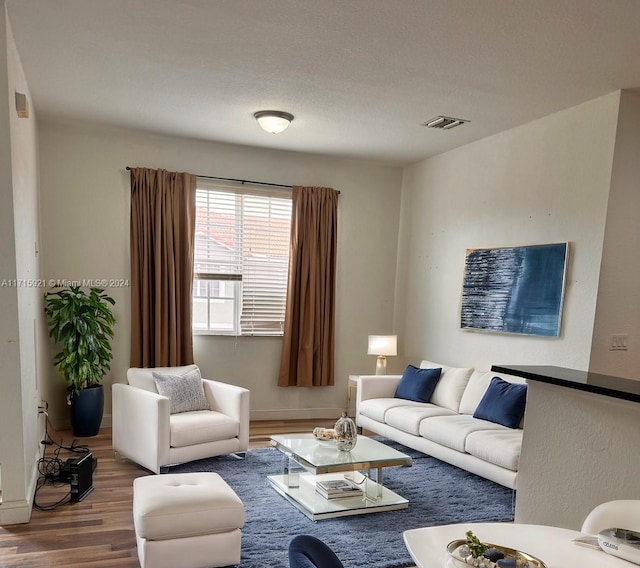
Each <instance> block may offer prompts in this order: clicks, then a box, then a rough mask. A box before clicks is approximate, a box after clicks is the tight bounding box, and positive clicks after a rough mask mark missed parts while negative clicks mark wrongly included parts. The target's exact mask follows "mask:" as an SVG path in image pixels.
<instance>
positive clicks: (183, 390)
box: [153, 369, 211, 414]
mask: <svg viewBox="0 0 640 568" xmlns="http://www.w3.org/2000/svg"><path fill="white" fill-rule="evenodd" d="M153 380H154V381H155V383H156V388H157V389H158V394H160V395H162V396H166V397H167V398H168V399H169V400H170V402H171V405H170V410H169V412H170V413H171V414H178V413H180V412H191V411H193V410H211V407H210V406H209V401H207V397H206V396H205V395H204V388H203V386H202V377H201V376H200V369H193V370H191V371H189V372H188V373H185V374H184V375H163V374H160V373H156V372H154V373H153Z"/></svg>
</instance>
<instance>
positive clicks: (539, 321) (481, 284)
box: [460, 243, 569, 337]
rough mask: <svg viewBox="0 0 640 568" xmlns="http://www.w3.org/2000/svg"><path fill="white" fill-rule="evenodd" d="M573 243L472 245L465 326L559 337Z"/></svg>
mask: <svg viewBox="0 0 640 568" xmlns="http://www.w3.org/2000/svg"><path fill="white" fill-rule="evenodd" d="M568 248H569V244H568V243H553V244H545V245H531V246H520V247H505V248H483V249H467V253H466V260H465V271H464V282H463V285H462V308H461V316H460V326H461V327H462V328H463V329H476V330H481V331H495V332H502V333H521V334H527V335H545V336H551V337H554V336H555V337H557V336H558V335H559V334H560V316H561V314H562V301H563V297H564V284H565V276H566V266H567V253H568Z"/></svg>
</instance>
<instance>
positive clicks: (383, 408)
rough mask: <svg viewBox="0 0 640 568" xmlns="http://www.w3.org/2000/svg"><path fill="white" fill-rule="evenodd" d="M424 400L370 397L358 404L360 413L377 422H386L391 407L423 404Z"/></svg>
mask: <svg viewBox="0 0 640 568" xmlns="http://www.w3.org/2000/svg"><path fill="white" fill-rule="evenodd" d="M424 404H425V403H424V402H413V401H411V400H404V399H402V398H369V399H367V400H363V401H362V402H361V403H360V404H358V413H359V414H362V415H363V416H366V417H367V418H371V420H375V421H377V422H382V423H383V424H384V423H385V416H386V414H387V412H388V411H389V409H390V408H395V407H396V406H402V407H406V406H418V407H419V406H423V405H424Z"/></svg>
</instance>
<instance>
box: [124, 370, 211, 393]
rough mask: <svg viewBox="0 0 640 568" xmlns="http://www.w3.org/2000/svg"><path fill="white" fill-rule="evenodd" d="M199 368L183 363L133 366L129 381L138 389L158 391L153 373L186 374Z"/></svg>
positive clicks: (128, 376) (128, 377)
mask: <svg viewBox="0 0 640 568" xmlns="http://www.w3.org/2000/svg"><path fill="white" fill-rule="evenodd" d="M194 369H198V371H200V369H199V368H198V365H182V366H180V367H148V368H143V367H131V368H130V369H129V370H128V371H127V382H128V383H129V384H130V385H131V386H132V387H136V388H138V389H143V390H147V391H149V392H155V393H157V392H158V389H157V388H156V382H155V381H154V380H153V373H154V372H156V373H160V374H162V375H185V374H187V373H189V372H190V371H193V370H194Z"/></svg>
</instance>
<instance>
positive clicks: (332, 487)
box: [316, 479, 362, 499]
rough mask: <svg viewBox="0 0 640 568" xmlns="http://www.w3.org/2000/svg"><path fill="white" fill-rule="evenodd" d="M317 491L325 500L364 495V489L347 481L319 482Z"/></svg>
mask: <svg viewBox="0 0 640 568" xmlns="http://www.w3.org/2000/svg"><path fill="white" fill-rule="evenodd" d="M316 491H317V492H318V493H320V495H322V496H323V497H324V498H325V499H340V498H343V497H357V496H358V495H362V489H360V488H359V487H358V486H357V485H355V484H354V483H352V482H351V481H348V480H346V479H331V480H326V481H317V482H316Z"/></svg>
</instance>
